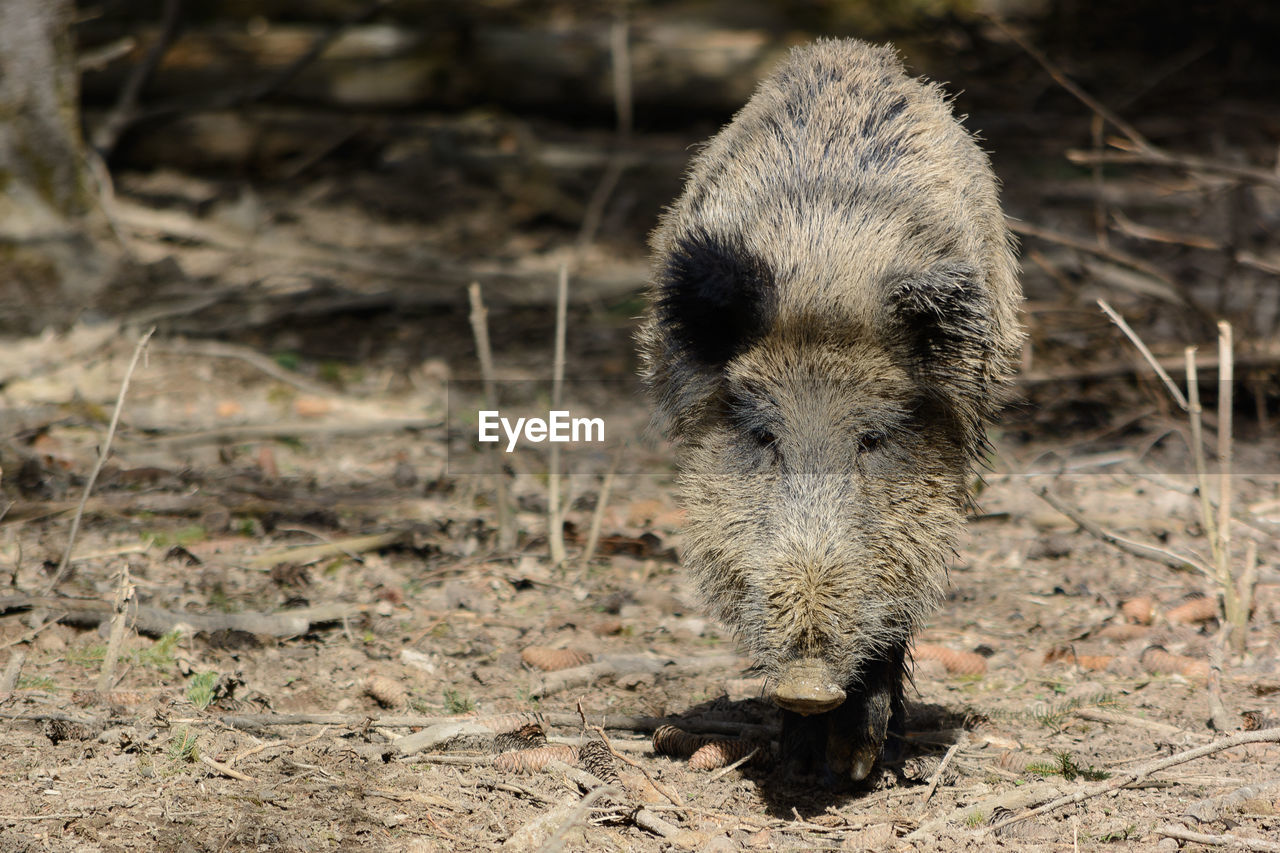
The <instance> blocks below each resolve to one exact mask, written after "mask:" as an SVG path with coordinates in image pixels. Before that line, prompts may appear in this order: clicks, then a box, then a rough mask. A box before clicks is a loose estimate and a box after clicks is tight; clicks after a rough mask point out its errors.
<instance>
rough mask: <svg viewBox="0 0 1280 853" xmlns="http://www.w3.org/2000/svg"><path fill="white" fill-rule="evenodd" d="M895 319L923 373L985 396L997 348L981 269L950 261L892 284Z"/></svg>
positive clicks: (956, 390)
mask: <svg viewBox="0 0 1280 853" xmlns="http://www.w3.org/2000/svg"><path fill="white" fill-rule="evenodd" d="M888 302H889V306H890V310H891V312H892V314H893V316H892V318H891V320H890V323H891V324H892V325H893V326H894V327H896V329H897V331H898V333H899V334H898V337H899V339H900V340H901V341H903V343H904V345H905V348H906V350H907V352H906V355H907V358H908V359H909V361H910V362H911V363H912V364H913V365H914V366H915V367H916V369H917V370H918V372H919V373H921V374H923V375H924V376H926V377H928V378H929V379H931V380H932V381H934V382H936V383H937V384H939V385H941V386H943V389H942V390H945V391H947V392H949V393H951V394H959V395H974V396H975V397H981V396H982V395H984V394H985V392H986V390H987V389H986V387H985V386H986V383H987V379H986V377H987V376H988V369H987V366H988V363H989V361H990V359H991V358H992V356H993V353H994V350H995V332H994V329H993V328H992V325H991V323H992V318H991V309H992V306H991V299H990V297H989V295H988V294H987V290H986V288H985V287H984V286H983V285H982V282H981V281H979V280H978V274H977V271H976V270H975V269H974V268H973V267H972V266H971V265H969V264H967V263H964V262H945V263H941V264H938V265H936V266H934V267H931V268H929V269H927V270H924V271H923V272H920V273H917V274H911V275H906V276H903V277H902V278H900V279H898V280H897V281H896V282H894V283H893V284H892V285H891V286H890V289H889V294H888Z"/></svg>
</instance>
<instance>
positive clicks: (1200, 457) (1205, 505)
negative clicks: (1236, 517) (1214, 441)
mask: <svg viewBox="0 0 1280 853" xmlns="http://www.w3.org/2000/svg"><path fill="white" fill-rule="evenodd" d="M1183 355H1184V357H1185V358H1186V361H1187V415H1188V418H1189V419H1190V421H1191V458H1192V459H1194V460H1195V465H1196V486H1197V491H1199V492H1200V519H1201V521H1202V522H1203V523H1204V530H1205V535H1206V536H1207V537H1208V539H1209V547H1210V549H1212V552H1213V564H1214V566H1217V565H1218V564H1219V557H1218V549H1219V547H1220V543H1219V541H1218V525H1217V524H1216V523H1215V522H1214V520H1213V503H1212V499H1211V498H1210V497H1209V470H1208V467H1209V466H1208V465H1207V464H1206V463H1205V458H1204V425H1203V421H1202V419H1201V414H1202V412H1203V409H1201V407H1200V377H1199V376H1198V375H1197V373H1196V348H1195V347H1187V348H1186V350H1185V351H1184V352H1183Z"/></svg>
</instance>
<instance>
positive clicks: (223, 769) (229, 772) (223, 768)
mask: <svg viewBox="0 0 1280 853" xmlns="http://www.w3.org/2000/svg"><path fill="white" fill-rule="evenodd" d="M200 761H201V763H203V764H207V765H209V766H210V767H212V768H213V769H214V770H217V771H218V772H219V773H221V774H222V775H223V776H227V777H229V778H231V779H239V780H240V781H241V782H256V781H258V780H256V779H254V778H253V777H252V776H246V775H245V774H243V773H241V772H240V771H239V770H236V769H235V768H234V767H228V766H227V765H225V764H223V763H222V762H221V761H215V760H214V759H212V758H210V757H209V756H207V755H202V756H200Z"/></svg>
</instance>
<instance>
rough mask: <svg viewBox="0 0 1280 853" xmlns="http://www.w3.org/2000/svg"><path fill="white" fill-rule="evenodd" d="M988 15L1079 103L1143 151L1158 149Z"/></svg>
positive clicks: (1031, 47) (996, 18) (1040, 54)
mask: <svg viewBox="0 0 1280 853" xmlns="http://www.w3.org/2000/svg"><path fill="white" fill-rule="evenodd" d="M988 17H990V19H991V21H992V22H993V23H994V24H995V25H996V26H997V27H999V28H1000V30H1001V32H1003V33H1004V34H1005V35H1007V36H1008V37H1009V38H1011V39H1013V41H1014V43H1015V44H1016V45H1018V47H1020V48H1022V49H1023V50H1024V51H1026V52H1027V55H1028V56H1030V57H1031V58H1032V59H1034V60H1035V61H1036V62H1038V63H1039V64H1040V67H1041V68H1043V69H1044V70H1045V71H1047V72H1049V76H1050V77H1052V78H1053V79H1054V82H1056V83H1057V84H1058V85H1059V86H1061V87H1062V88H1064V89H1066V90H1067V91H1068V92H1070V93H1071V94H1072V95H1074V96H1075V98H1076V100H1078V101H1080V103H1082V104H1084V105H1085V106H1086V107H1088V108H1089V109H1091V110H1093V111H1094V112H1095V113H1097V114H1098V115H1100V116H1102V117H1103V118H1104V119H1106V120H1107V121H1108V122H1110V123H1111V124H1112V125H1113V126H1114V127H1115V129H1116V130H1118V131H1120V132H1121V133H1123V134H1124V135H1125V136H1127V137H1129V138H1130V139H1131V140H1133V144H1134V145H1136V146H1138V148H1139V149H1140V150H1142V151H1145V152H1155V151H1158V150H1159V149H1157V148H1156V147H1155V146H1154V145H1152V144H1151V143H1150V142H1149V141H1148V140H1147V138H1146V137H1145V136H1143V135H1142V134H1141V133H1139V132H1138V129H1137V128H1136V127H1134V126H1133V125H1131V124H1129V122H1127V121H1125V120H1124V119H1122V118H1120V116H1118V115H1116V114H1115V113H1113V112H1111V110H1109V109H1107V108H1106V107H1105V106H1103V105H1102V103H1101V102H1100V101H1099V100H1097V99H1096V98H1094V97H1093V96H1092V95H1090V94H1089V93H1088V92H1086V91H1085V90H1084V89H1081V88H1080V87H1079V86H1077V85H1076V83H1075V81H1074V80H1072V79H1071V78H1070V77H1068V76H1067V75H1066V74H1064V73H1063V72H1062V69H1060V68H1058V66H1057V65H1055V64H1054V63H1053V62H1052V61H1051V60H1050V59H1049V57H1047V56H1045V55H1044V54H1043V53H1041V52H1040V51H1039V50H1037V49H1036V48H1035V47H1034V46H1033V45H1031V44H1030V43H1029V42H1027V40H1026V39H1024V38H1023V37H1022V36H1020V35H1018V34H1017V33H1016V32H1014V31H1013V29H1012V28H1010V27H1009V26H1008V25H1007V24H1005V22H1004V21H1003V20H1001V19H1000V18H998V17H996V16H994V15H991V16H988Z"/></svg>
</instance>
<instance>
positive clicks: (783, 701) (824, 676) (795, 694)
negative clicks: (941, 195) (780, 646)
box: [773, 658, 845, 716]
mask: <svg viewBox="0 0 1280 853" xmlns="http://www.w3.org/2000/svg"><path fill="white" fill-rule="evenodd" d="M844 698H845V692H844V688H843V687H841V686H840V685H839V684H837V683H836V681H835V679H833V678H832V677H831V672H830V670H829V669H828V668H827V665H826V664H824V663H823V662H822V661H820V660H818V659H817V658H802V659H800V660H797V661H794V662H792V663H791V664H790V665H789V666H788V667H787V669H786V671H785V672H784V673H783V674H782V678H781V679H780V680H779V681H778V686H777V687H775V688H774V691H773V702H774V704H776V705H778V706H779V707H782V708H786V709H787V710H788V711H795V712H796V713H798V714H805V715H806V716H807V715H809V714H821V713H822V712H824V711H830V710H831V709H832V708H837V707H839V706H840V705H841V703H843V702H844Z"/></svg>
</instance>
